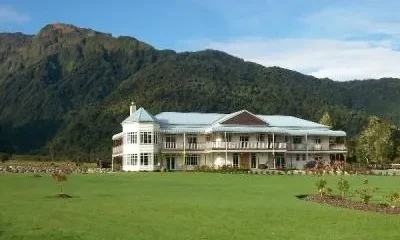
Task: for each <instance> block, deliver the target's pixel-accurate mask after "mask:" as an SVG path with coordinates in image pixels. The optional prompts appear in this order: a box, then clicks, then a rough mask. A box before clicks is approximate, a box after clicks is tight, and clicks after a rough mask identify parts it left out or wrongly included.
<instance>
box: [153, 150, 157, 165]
mask: <svg viewBox="0 0 400 240" xmlns="http://www.w3.org/2000/svg"><path fill="white" fill-rule="evenodd" d="M153 165H154V166H156V165H158V154H157V153H155V154H154V155H153Z"/></svg>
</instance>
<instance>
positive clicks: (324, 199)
mask: <svg viewBox="0 0 400 240" xmlns="http://www.w3.org/2000/svg"><path fill="white" fill-rule="evenodd" d="M296 197H297V198H299V199H302V200H306V201H311V202H317V203H323V204H328V205H331V206H334V207H340V208H348V209H353V210H360V211H368V212H379V213H385V214H400V207H391V206H389V205H387V204H376V203H369V204H364V203H362V202H356V201H351V200H348V199H342V198H341V197H340V196H331V195H324V196H320V195H297V196H296Z"/></svg>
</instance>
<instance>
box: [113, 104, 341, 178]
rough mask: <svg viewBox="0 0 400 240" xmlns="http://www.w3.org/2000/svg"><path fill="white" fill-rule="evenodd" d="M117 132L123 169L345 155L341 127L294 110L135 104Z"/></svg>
mask: <svg viewBox="0 0 400 240" xmlns="http://www.w3.org/2000/svg"><path fill="white" fill-rule="evenodd" d="M130 112H131V113H130V116H129V117H127V118H126V119H125V120H124V121H123V122H122V132H121V133H118V134H116V135H114V136H113V137H112V140H113V153H112V158H113V162H114V159H116V158H120V159H122V170H123V171H153V170H156V169H160V168H161V167H165V168H167V169H170V170H183V169H185V170H190V169H193V168H194V167H195V166H201V165H207V166H210V167H215V168H217V167H220V166H223V165H229V166H233V167H237V168H246V169H257V168H268V169H282V168H291V169H303V168H304V166H305V164H306V163H308V162H310V161H319V162H323V163H324V164H331V163H333V162H337V161H344V160H345V158H346V153H347V150H346V146H345V137H346V133H345V132H343V131H333V130H330V129H329V127H327V126H325V125H321V124H319V123H315V122H311V121H307V120H304V119H300V118H296V117H292V116H279V115H256V114H253V113H251V112H249V111H247V110H241V111H238V112H234V113H231V114H220V113H183V112H162V113H159V114H157V115H155V116H153V115H151V114H150V113H149V112H147V111H146V110H145V109H144V108H139V109H138V110H136V107H135V105H134V104H132V106H131V111H130Z"/></svg>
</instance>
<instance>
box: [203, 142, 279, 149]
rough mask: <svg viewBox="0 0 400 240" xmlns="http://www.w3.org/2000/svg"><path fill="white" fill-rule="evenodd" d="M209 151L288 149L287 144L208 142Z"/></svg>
mask: <svg viewBox="0 0 400 240" xmlns="http://www.w3.org/2000/svg"><path fill="white" fill-rule="evenodd" d="M207 149H228V150H232V149H271V150H272V149H277V150H279V149H286V143H268V142H207Z"/></svg>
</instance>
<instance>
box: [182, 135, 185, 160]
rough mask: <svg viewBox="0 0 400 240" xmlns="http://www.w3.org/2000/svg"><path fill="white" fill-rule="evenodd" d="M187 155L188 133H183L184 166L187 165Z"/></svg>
mask: <svg viewBox="0 0 400 240" xmlns="http://www.w3.org/2000/svg"><path fill="white" fill-rule="evenodd" d="M185 156H186V133H183V162H182V165H183V166H185Z"/></svg>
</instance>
